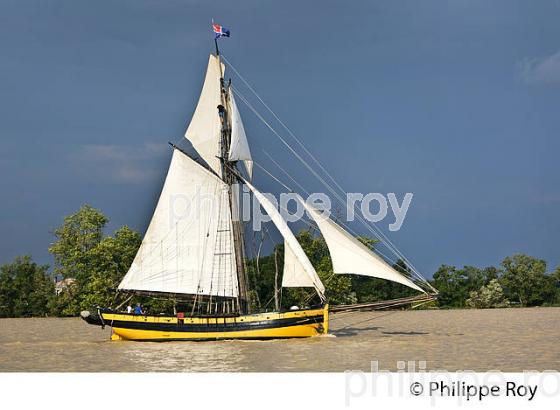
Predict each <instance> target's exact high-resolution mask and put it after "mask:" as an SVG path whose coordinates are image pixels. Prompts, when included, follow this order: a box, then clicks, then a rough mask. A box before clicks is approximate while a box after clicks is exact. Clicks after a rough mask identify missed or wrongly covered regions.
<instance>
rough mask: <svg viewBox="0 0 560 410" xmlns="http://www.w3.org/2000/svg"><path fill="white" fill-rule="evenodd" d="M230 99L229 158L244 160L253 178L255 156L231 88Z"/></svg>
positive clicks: (250, 177) (250, 176) (248, 173)
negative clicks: (253, 156) (252, 155)
mask: <svg viewBox="0 0 560 410" xmlns="http://www.w3.org/2000/svg"><path fill="white" fill-rule="evenodd" d="M229 101H230V103H231V144H230V148H229V153H228V159H229V160H230V161H243V165H244V166H245V169H246V170H247V175H248V176H249V180H251V179H253V158H252V157H251V150H250V148H249V142H248V141H247V135H246V134H245V127H244V126H243V121H242V120H241V115H240V114H239V110H238V108H237V104H236V103H235V97H234V96H233V92H232V90H231V88H230V89H229Z"/></svg>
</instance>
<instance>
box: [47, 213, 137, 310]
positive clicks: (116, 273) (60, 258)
mask: <svg viewBox="0 0 560 410" xmlns="http://www.w3.org/2000/svg"><path fill="white" fill-rule="evenodd" d="M108 221H109V220H108V218H107V217H106V216H105V215H103V213H101V211H99V210H97V209H95V208H92V207H91V206H89V205H84V206H82V207H81V208H80V209H79V210H78V211H77V212H76V213H74V214H72V215H70V216H68V217H66V218H65V219H64V223H63V225H62V226H61V227H59V228H57V229H56V230H55V232H54V233H55V236H56V238H57V241H56V242H55V243H54V244H53V245H52V246H51V247H50V248H49V251H50V252H51V253H52V254H53V255H54V258H55V261H56V268H55V272H56V273H57V274H59V275H62V276H63V277H64V278H74V279H75V282H74V284H73V285H72V286H69V287H68V288H67V289H65V290H64V291H63V292H62V293H61V294H60V295H59V296H58V298H57V300H56V301H55V302H54V303H53V306H52V308H53V310H54V311H56V312H57V313H58V314H60V315H77V314H78V313H79V312H80V310H84V309H88V308H91V306H92V305H101V306H110V305H111V303H112V302H113V300H114V297H115V288H116V287H117V286H118V284H119V282H120V281H121V279H122V278H123V276H124V275H125V274H126V272H127V271H128V269H129V267H130V265H131V263H132V261H133V259H134V256H135V255H136V252H137V251H138V247H139V246H140V243H141V238H140V235H139V234H138V232H135V231H133V230H131V229H130V228H128V227H126V226H124V227H122V228H120V229H118V230H117V231H115V233H114V235H113V236H105V235H104V233H103V230H104V228H105V225H106V224H107V223H108Z"/></svg>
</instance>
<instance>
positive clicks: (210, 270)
mask: <svg viewBox="0 0 560 410" xmlns="http://www.w3.org/2000/svg"><path fill="white" fill-rule="evenodd" d="M215 45H216V52H215V54H210V56H209V59H208V67H207V70H206V76H205V79H204V84H203V87H202V92H201V94H200V97H199V100H198V104H197V106H196V109H195V112H194V114H193V116H192V120H191V122H190V124H189V126H188V128H187V131H186V133H185V136H184V137H185V138H186V139H187V140H188V142H189V143H190V144H191V145H192V148H193V149H194V150H195V152H196V155H191V154H190V153H187V152H186V151H185V150H184V149H182V148H179V146H177V145H175V144H171V145H172V148H173V154H172V158H171V163H170V166H169V170H168V173H167V176H166V179H165V182H164V185H163V189H162V191H161V195H160V197H159V200H158V202H157V205H156V207H155V211H154V213H153V216H152V219H151V221H150V224H149V226H148V229H147V231H146V233H145V236H144V238H143V240H142V244H141V246H140V248H139V250H138V253H137V254H136V256H135V258H134V261H133V262H132V265H131V266H130V269H129V270H128V272H127V273H126V275H125V276H124V278H123V280H122V281H121V283H120V284H119V286H118V290H117V292H118V293H119V294H121V295H131V296H132V295H136V296H147V297H155V298H163V299H169V300H173V301H182V302H184V303H186V304H187V305H188V307H189V309H188V311H185V312H177V311H175V312H174V313H173V314H146V313H142V314H134V313H124V312H122V311H121V310H119V309H118V308H116V309H112V308H103V307H96V308H95V309H93V310H92V311H84V312H82V314H81V317H82V318H83V319H84V320H85V321H86V322H88V323H89V324H93V325H99V326H106V325H107V326H111V328H112V336H111V339H112V340H150V341H165V340H218V339H273V338H298V337H299V338H301V337H310V336H318V335H326V334H327V333H328V332H329V313H333V312H338V311H346V310H356V309H368V308H375V307H378V306H380V305H379V302H376V303H374V304H361V305H345V306H331V307H329V303H328V300H327V297H326V296H325V286H324V284H323V283H322V282H321V279H320V278H319V276H318V275H317V272H316V271H315V268H314V267H313V265H312V264H311V262H310V260H309V259H308V257H307V255H306V253H305V252H304V250H303V249H302V247H301V245H300V244H299V242H298V240H297V239H296V237H295V236H294V234H293V232H292V231H291V229H290V227H289V226H288V224H287V223H286V221H285V220H284V218H283V217H282V215H281V213H280V212H279V210H278V209H277V207H276V206H275V204H273V202H272V201H271V200H270V198H269V197H268V196H267V195H265V194H263V193H261V192H260V191H259V190H258V189H257V188H256V187H255V186H254V185H253V184H254V181H253V178H252V174H253V159H252V156H251V149H250V146H249V143H248V139H247V135H246V133H245V128H244V125H243V122H242V119H241V115H240V112H239V110H238V107H237V104H236V100H235V97H234V92H233V86H232V83H231V80H229V81H228V82H226V81H225V80H224V72H225V67H226V66H225V63H224V61H223V59H222V56H221V55H220V52H219V49H218V43H217V41H216V44H215ZM236 184H243V185H245V186H246V187H248V188H249V190H250V192H251V193H252V195H253V196H254V198H256V200H257V201H258V202H259V203H260V206H261V207H262V208H263V209H264V211H265V212H266V213H267V214H268V215H269V217H270V219H271V221H272V223H273V224H274V225H275V227H276V228H277V230H278V231H279V232H280V234H281V235H282V237H283V241H284V266H283V277H282V287H284V288H287V287H291V288H294V287H301V288H310V289H311V291H312V292H313V293H312V297H311V300H310V303H309V306H307V307H292V308H290V309H286V310H282V309H278V310H275V311H272V312H262V311H261V312H253V311H251V303H250V292H251V286H250V283H249V281H248V275H247V267H246V266H247V265H246V263H247V260H246V259H247V258H246V255H245V245H244V237H245V235H244V226H243V222H242V221H241V218H239V211H240V200H239V193H238V191H236V190H235V189H234V185H236ZM298 200H300V202H301V204H302V205H303V206H304V207H305V209H306V210H307V212H308V215H310V216H311V217H312V219H313V220H314V221H315V223H316V225H317V227H318V229H319V230H320V232H321V234H322V235H323V237H324V239H325V241H326V244H327V247H328V250H329V252H330V256H331V259H332V266H333V272H334V273H335V274H357V275H365V276H370V277H375V278H382V279H385V280H388V281H393V282H396V283H399V284H402V285H404V286H408V287H409V288H412V289H414V290H416V291H418V292H420V296H418V297H409V298H404V299H399V300H396V301H389V302H388V303H386V304H385V305H383V306H384V307H390V306H396V305H399V304H402V303H413V302H418V301H427V300H431V299H433V295H434V292H432V293H429V292H428V291H427V290H426V286H423V285H422V283H419V282H418V281H417V280H413V279H412V277H410V276H409V275H404V274H402V273H401V272H399V271H397V270H396V269H395V268H393V267H392V266H391V265H390V264H389V263H387V262H386V261H385V260H384V259H383V258H382V257H381V256H379V255H378V254H376V253H375V252H374V251H373V250H372V249H370V248H369V247H366V246H365V245H364V244H362V243H361V242H360V241H359V240H358V239H356V238H355V237H354V236H353V235H351V234H350V233H349V232H348V231H347V230H346V229H344V227H343V226H341V224H339V223H337V222H335V221H334V220H333V219H330V218H326V217H325V216H324V215H323V214H322V212H320V211H319V210H318V209H315V208H314V207H312V206H309V205H308V204H307V203H306V202H305V201H303V199H302V198H301V197H298ZM179 204H183V205H185V207H184V208H185V209H187V210H188V212H187V213H186V214H185V212H182V213H181V214H180V215H179V216H178V215H177V213H178V212H177V207H178V206H179ZM183 211H184V209H183ZM432 289H433V288H432ZM183 306H185V305H184V304H183Z"/></svg>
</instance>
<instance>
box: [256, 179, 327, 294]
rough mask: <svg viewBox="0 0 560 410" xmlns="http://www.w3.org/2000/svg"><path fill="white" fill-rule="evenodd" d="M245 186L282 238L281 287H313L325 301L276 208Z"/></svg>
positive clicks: (321, 288) (319, 281) (291, 233)
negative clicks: (282, 268) (282, 266)
mask: <svg viewBox="0 0 560 410" xmlns="http://www.w3.org/2000/svg"><path fill="white" fill-rule="evenodd" d="M245 184H246V185H247V186H248V187H249V189H250V190H251V191H252V192H253V194H254V195H255V198H257V200H258V201H259V203H260V204H261V206H262V207H263V209H264V210H265V211H266V213H267V214H268V216H270V219H271V220H272V222H273V223H274V225H275V226H276V228H277V229H278V231H280V234H282V236H283V238H284V249H285V253H284V259H285V261H284V279H283V281H282V286H283V287H314V288H315V290H316V291H317V293H318V294H319V297H320V298H321V299H323V300H324V299H325V296H324V293H325V286H324V285H323V283H322V282H321V279H319V276H318V275H317V272H315V268H314V267H313V265H312V264H311V262H310V261H309V258H308V257H307V255H306V254H305V252H304V250H303V249H302V247H301V245H300V244H299V242H298V240H297V239H296V237H295V236H294V234H293V232H292V231H291V229H290V228H289V227H288V224H287V223H286V221H285V220H284V218H283V217H282V215H280V212H278V209H276V206H275V205H274V204H273V203H272V202H271V201H270V200H269V199H268V198H267V197H266V196H265V195H263V194H262V193H261V192H259V191H258V190H257V189H256V188H255V187H254V186H253V185H251V184H250V183H249V182H247V181H245ZM286 278H287V279H286Z"/></svg>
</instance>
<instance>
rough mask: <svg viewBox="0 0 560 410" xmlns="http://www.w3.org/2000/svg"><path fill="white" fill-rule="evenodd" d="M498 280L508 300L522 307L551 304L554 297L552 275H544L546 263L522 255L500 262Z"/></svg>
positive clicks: (554, 290) (554, 289)
mask: <svg viewBox="0 0 560 410" xmlns="http://www.w3.org/2000/svg"><path fill="white" fill-rule="evenodd" d="M501 266H502V271H503V273H502V276H501V279H500V282H501V284H502V285H503V287H504V289H505V291H506V295H507V296H508V297H509V299H510V300H516V301H518V302H519V303H520V304H521V305H522V306H538V305H542V304H543V303H553V302H554V299H555V296H556V292H557V290H556V280H555V278H554V275H547V274H546V262H545V261H544V260H542V259H537V258H534V257H532V256H528V255H525V254H522V253H518V254H515V255H513V256H508V257H507V258H505V259H504V260H503V261H502V265H501Z"/></svg>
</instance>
